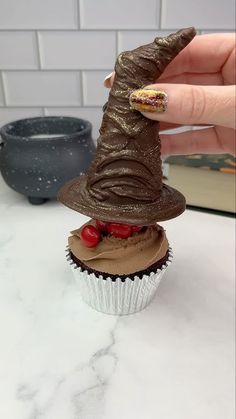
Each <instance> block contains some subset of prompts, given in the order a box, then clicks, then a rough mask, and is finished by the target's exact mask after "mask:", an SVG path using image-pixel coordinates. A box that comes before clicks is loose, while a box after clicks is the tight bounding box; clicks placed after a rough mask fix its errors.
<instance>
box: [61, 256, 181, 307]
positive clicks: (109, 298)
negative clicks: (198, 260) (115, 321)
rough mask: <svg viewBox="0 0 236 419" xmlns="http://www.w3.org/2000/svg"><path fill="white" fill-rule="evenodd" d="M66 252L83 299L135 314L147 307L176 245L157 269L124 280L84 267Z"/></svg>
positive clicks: (92, 303)
mask: <svg viewBox="0 0 236 419" xmlns="http://www.w3.org/2000/svg"><path fill="white" fill-rule="evenodd" d="M66 253H67V255H66V258H67V260H68V262H69V264H70V266H71V269H72V272H73V275H74V277H75V280H76V282H77V284H78V286H79V291H80V294H81V297H82V298H83V300H84V301H85V302H86V303H87V304H88V305H90V306H91V307H92V308H94V309H95V310H97V311H101V312H103V313H106V314H115V315H124V314H132V313H136V312H138V311H141V310H143V309H144V308H145V307H147V306H148V304H149V303H150V302H151V301H152V299H153V297H154V296H155V294H156V291H157V288H158V286H159V284H160V281H161V279H162V276H163V275H164V273H165V271H166V269H167V267H168V266H169V265H170V263H171V262H172V259H173V253H172V249H171V248H169V256H168V259H167V261H166V262H165V264H163V266H162V267H161V269H158V270H157V271H156V272H151V273H150V274H149V275H143V276H142V278H139V277H138V276H135V277H134V279H130V278H129V277H127V278H125V280H124V279H123V280H121V278H119V277H118V276H117V277H116V278H115V280H114V279H113V280H112V279H111V278H109V277H108V278H106V279H104V278H103V276H102V275H99V276H96V275H95V274H93V273H88V272H87V271H86V270H82V269H81V267H79V266H77V265H76V263H74V261H73V260H72V259H71V257H70V252H69V249H67V250H66Z"/></svg>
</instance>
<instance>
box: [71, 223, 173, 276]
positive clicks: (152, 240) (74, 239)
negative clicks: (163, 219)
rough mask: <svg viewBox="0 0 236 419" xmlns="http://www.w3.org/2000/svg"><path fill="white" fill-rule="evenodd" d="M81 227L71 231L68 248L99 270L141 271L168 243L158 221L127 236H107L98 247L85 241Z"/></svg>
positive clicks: (164, 249) (120, 273) (84, 261)
mask: <svg viewBox="0 0 236 419" xmlns="http://www.w3.org/2000/svg"><path fill="white" fill-rule="evenodd" d="M89 224H93V222H89ZM81 229H82V227H81V228H80V229H78V230H74V231H72V232H71V234H72V236H70V237H69V239H68V242H69V248H70V250H71V252H72V253H73V255H74V256H75V257H76V258H77V259H79V260H81V262H83V263H84V264H85V265H87V266H88V267H89V268H92V269H94V270H96V271H100V272H106V273H110V274H115V275H123V274H125V275H126V274H131V273H134V272H138V271H142V270H144V269H146V268H148V267H149V266H151V265H152V264H154V263H155V262H157V261H158V260H160V259H162V258H163V257H164V256H165V255H166V253H167V251H168V247H169V245H168V241H167V238H166V235H165V231H164V229H163V228H162V227H160V226H159V225H157V224H156V225H154V226H150V227H148V228H147V229H146V230H145V231H144V232H140V233H138V234H134V235H133V236H131V237H129V238H128V239H119V238H115V237H111V236H106V237H104V238H103V239H102V241H101V242H100V243H99V244H98V245H97V246H96V247H95V248H88V247H85V246H84V245H83V243H82V242H81V240H80V232H81Z"/></svg>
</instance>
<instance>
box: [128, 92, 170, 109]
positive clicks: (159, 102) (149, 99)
mask: <svg viewBox="0 0 236 419" xmlns="http://www.w3.org/2000/svg"><path fill="white" fill-rule="evenodd" d="M167 102H168V96H167V94H166V93H165V92H163V91H160V90H153V89H138V90H134V91H133V92H132V93H131V95H130V97H129V103H130V106H131V108H132V109H136V110H137V111H139V112H157V113H158V112H159V113H162V112H165V110H166V108H167Z"/></svg>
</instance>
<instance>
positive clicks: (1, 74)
mask: <svg viewBox="0 0 236 419" xmlns="http://www.w3.org/2000/svg"><path fill="white" fill-rule="evenodd" d="M4 76H5V75H4V72H3V71H0V84H1V86H2V96H3V106H4V107H6V106H7V88H6V80H5V77H4Z"/></svg>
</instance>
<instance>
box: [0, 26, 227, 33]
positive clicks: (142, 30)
mask: <svg viewBox="0 0 236 419" xmlns="http://www.w3.org/2000/svg"><path fill="white" fill-rule="evenodd" d="M156 29H157V28H156V27H153V28H150V26H149V27H147V28H146V29H145V28H130V29H129V28H110V29H107V28H97V29H96V28H91V29H84V28H80V30H78V28H57V29H45V28H37V29H35V28H31V29H29V28H26V29H21V28H20V29H15V28H14V29H12V28H4V29H2V28H0V33H1V32H9V31H10V32H32V31H36V30H37V31H40V32H115V31H122V32H150V31H155V30H156ZM158 29H161V30H162V31H177V30H179V29H181V28H173V27H168V28H161V27H160V28H158ZM196 29H197V30H199V31H210V32H217V31H219V32H232V33H234V28H210V29H209V28H201V27H200V28H196Z"/></svg>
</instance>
